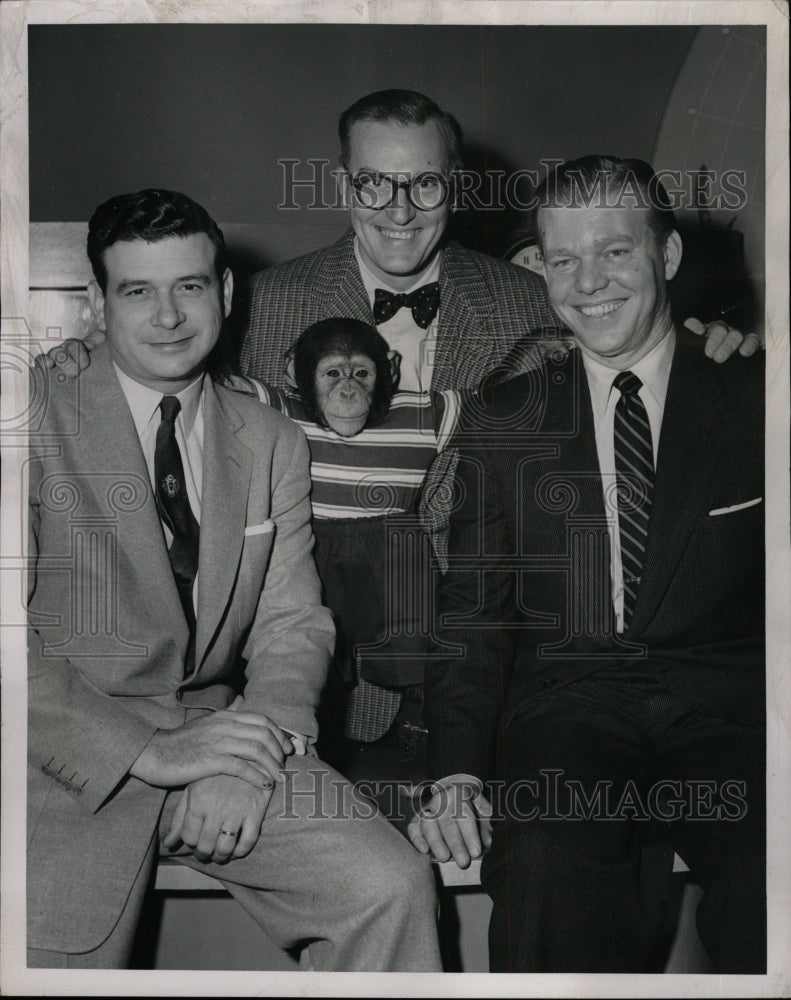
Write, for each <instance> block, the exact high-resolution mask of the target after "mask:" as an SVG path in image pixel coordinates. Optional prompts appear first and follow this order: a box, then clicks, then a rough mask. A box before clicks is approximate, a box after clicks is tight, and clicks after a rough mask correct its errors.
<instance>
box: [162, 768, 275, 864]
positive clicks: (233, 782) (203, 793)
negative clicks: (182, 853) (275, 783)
mask: <svg viewBox="0 0 791 1000" xmlns="http://www.w3.org/2000/svg"><path fill="white" fill-rule="evenodd" d="M272 790H273V789H272V786H270V787H269V788H253V786H252V785H250V784H248V783H247V782H246V781H242V780H240V779H239V778H230V777H228V776H227V775H224V774H221V775H218V776H215V777H212V778H201V779H200V781H194V782H193V783H192V784H190V785H188V786H187V787H186V788H185V789H184V791H183V792H182V793H181V797H180V798H179V801H178V803H177V805H176V809H175V811H174V813H173V818H172V820H171V823H170V829H169V830H168V832H167V834H166V836H165V837H164V839H163V841H162V843H163V845H164V847H166V848H167V849H168V850H174V849H176V848H178V847H179V846H180V845H181V844H185V845H186V846H187V847H191V848H192V853H193V854H194V856H195V857H196V858H197V859H198V861H204V862H206V861H215V862H217V863H218V864H224V863H225V862H226V861H231V860H233V859H235V858H243V857H245V855H247V854H249V853H250V851H252V849H253V848H254V847H255V845H256V843H257V842H258V837H259V835H260V833H261V824H262V822H263V820H264V815H265V814H266V809H267V806H268V805H269V800H270V798H271V797H272Z"/></svg>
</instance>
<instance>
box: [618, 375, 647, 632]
mask: <svg viewBox="0 0 791 1000" xmlns="http://www.w3.org/2000/svg"><path fill="white" fill-rule="evenodd" d="M642 384H643V383H642V382H641V381H640V379H639V378H638V377H637V376H636V375H635V374H634V373H633V372H620V373H619V374H618V375H617V376H616V378H615V381H614V382H613V385H614V386H615V388H616V389H617V390H618V391H619V392H620V394H621V398H620V399H619V400H618V402H617V404H616V406H615V440H614V444H615V475H616V486H617V493H618V528H619V534H620V540H621V566H622V569H623V624H624V628H625V629H626V628H628V627H629V623H630V621H631V618H632V615H633V613H634V608H635V604H636V602H637V593H638V590H639V587H640V579H641V577H642V572H643V561H644V559H645V546H646V542H647V540H648V519H649V517H650V514H651V502H652V500H653V495H654V450H653V446H652V443H651V425H650V424H649V423H648V414H647V413H646V410H645V406H644V405H643V401H642V399H640V397H639V396H638V395H637V393H638V390H639V389H640V387H641V386H642Z"/></svg>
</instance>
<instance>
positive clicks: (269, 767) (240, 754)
mask: <svg viewBox="0 0 791 1000" xmlns="http://www.w3.org/2000/svg"><path fill="white" fill-rule="evenodd" d="M240 704H242V699H241V698H237V699H236V700H235V701H234V702H233V704H232V705H231V706H230V707H229V708H226V709H224V710H222V711H220V712H213V713H211V714H210V715H203V716H200V717H199V718H197V719H193V720H191V721H190V722H187V723H186V724H185V725H183V726H180V727H179V728H178V729H159V730H157V732H156V733H154V735H153V737H152V738H151V740H150V742H149V743H148V745H147V746H146V748H145V749H144V750H143V752H142V753H141V754H140V756H139V757H138V758H137V760H136V761H135V762H134V764H133V765H132V767H131V768H130V774H132V775H133V776H134V777H135V778H139V779H140V780H141V781H145V782H146V784H148V785H157V786H159V787H160V788H180V787H182V786H184V785H188V784H190V783H191V782H193V781H199V780H200V779H202V778H211V777H214V776H216V775H220V774H224V775H228V776H230V777H234V778H240V779H242V780H243V781H246V782H248V783H249V784H250V785H252V786H253V787H255V788H259V789H266V788H268V789H270V791H271V789H272V788H273V787H274V782H275V781H282V780H283V777H282V774H281V768H282V767H283V762H284V761H285V757H286V755H287V754H290V753H292V752H293V750H294V746H293V743H292V742H291V739H290V738H289V737H288V736H287V735H286V733H284V732H283V730H282V729H281V728H280V727H279V726H278V725H277V724H276V723H274V722H273V721H272V720H271V719H270V718H268V717H267V716H266V715H259V714H257V713H254V712H245V711H243V710H242V711H237V710H236V708H237V706H239V705H240Z"/></svg>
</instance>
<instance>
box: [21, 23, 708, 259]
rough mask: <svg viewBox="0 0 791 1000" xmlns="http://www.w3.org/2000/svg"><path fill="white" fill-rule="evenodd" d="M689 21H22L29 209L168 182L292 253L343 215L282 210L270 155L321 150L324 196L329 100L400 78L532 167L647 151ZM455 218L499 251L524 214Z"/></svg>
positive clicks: (278, 173) (503, 157) (498, 160)
mask: <svg viewBox="0 0 791 1000" xmlns="http://www.w3.org/2000/svg"><path fill="white" fill-rule="evenodd" d="M695 31H696V29H694V28H679V27H668V28H666V27H648V28H640V27H578V28H577V27H560V28H558V27H521V26H492V27H466V26H441V27H437V26H413V25H406V26H398V25H380V26H369V25H305V24H301V25H46V26H44V25H37V26H31V28H30V34H29V56H30V61H29V66H30V205H31V209H30V211H31V220H32V221H34V222H38V221H46V222H54V221H85V220H87V218H88V217H89V216H90V214H91V212H92V211H93V209H94V207H95V206H96V205H97V204H98V203H99V202H100V201H102V200H104V199H105V198H107V197H109V196H111V195H113V194H117V193H119V192H121V191H131V190H138V189H140V188H143V187H149V186H157V185H158V186H163V187H173V188H176V189H179V190H184V191H185V192H187V193H188V194H190V195H191V196H192V197H194V198H195V199H196V200H198V201H200V202H201V203H203V204H204V205H205V206H206V207H207V208H208V209H209V211H210V212H211V213H212V214H213V215H214V217H215V218H217V219H218V220H219V221H221V222H225V223H247V224H256V225H258V226H260V227H262V228H261V229H260V238H259V240H258V245H259V250H258V255H257V258H258V259H257V260H256V261H254V262H251V263H255V264H256V265H258V266H263V265H265V264H268V263H277V262H278V261H281V260H285V259H288V258H289V257H293V256H295V255H297V254H299V253H303V252H306V251H308V250H311V249H314V248H315V247H318V246H322V245H325V244H326V243H328V242H330V241H332V240H333V239H334V238H335V237H336V236H337V235H339V234H340V233H341V232H342V231H343V229H344V228H345V217H344V213H343V212H342V211H341V210H338V209H336V210H334V211H333V210H331V209H327V210H320V209H319V210H308V209H307V208H306V207H302V208H300V209H298V210H295V211H285V210H283V209H279V208H278V205H279V204H280V203H281V202H282V200H283V196H282V190H283V170H282V169H281V167H280V166H279V165H278V160H280V159H297V160H300V161H307V160H308V159H316V158H319V159H320V158H324V159H328V160H330V161H331V163H330V165H329V166H328V167H327V181H328V188H329V189H328V191H327V196H328V198H329V199H330V201H332V198H333V195H334V192H333V190H332V186H333V183H334V182H333V178H332V177H331V176H330V175H329V171H330V170H331V169H333V168H334V167H335V165H336V158H337V153H338V140H337V137H336V125H337V119H338V115H339V113H340V112H341V111H342V110H343V109H344V108H346V107H347V106H348V105H349V104H351V103H352V102H353V101H354V100H356V99H357V98H358V97H360V96H362V95H363V94H366V93H368V92H370V91H373V90H377V89H381V88H384V87H392V86H398V87H406V88H410V89H416V90H421V91H423V92H425V93H428V94H429V95H431V96H432V97H434V98H435V100H437V101H438V102H439V103H440V105H442V106H443V107H446V108H447V109H448V110H451V111H453V112H454V113H455V114H456V115H457V117H458V118H459V119H460V121H461V123H462V126H463V128H464V131H465V137H466V141H467V154H468V156H467V158H468V165H470V166H473V167H477V168H483V167H484V166H485V167H487V168H488V169H502V170H506V171H508V172H512V171H515V170H517V169H520V168H528V169H536V168H538V165H539V161H540V159H541V158H542V157H544V158H548V157H557V158H560V159H565V158H568V157H570V156H577V155H581V154H583V153H588V152H591V151H596V152H612V153H615V154H616V155H627V154H628V155H638V156H641V157H643V158H650V156H651V154H652V152H653V149H654V145H655V142H656V137H657V133H658V130H659V127H660V124H661V121H662V116H663V114H664V110H665V104H666V101H667V96H668V94H669V93H670V90H671V87H672V84H673V81H674V79H675V78H676V76H677V74H678V72H679V70H680V68H681V66H682V63H683V60H684V57H685V54H686V52H687V50H688V48H689V46H690V44H691V43H692V41H693V39H694V37H695ZM300 169H302V168H300ZM309 173H310V168H309V167H308V166H307V165H306V166H305V167H304V169H303V172H302V173H301V175H300V176H302V177H305V176H308V175H309ZM298 201H299V202H301V203H302V205H303V206H304V205H306V204H308V203H309V194H308V193H306V192H304V191H303V192H301V193H300V194H299V195H298ZM458 222H459V226H460V231H461V235H462V237H463V238H464V241H465V242H466V243H468V244H470V245H473V246H476V247H478V248H479V249H482V250H487V249H488V250H489V251H491V252H493V253H497V254H499V253H502V252H503V251H504V250H505V249H507V247H508V243H509V240H511V239H512V237H513V234H514V232H515V231H516V230H518V229H519V228H520V227H521V226H523V225H524V219H522V218H520V217H519V214H518V213H504V212H502V211H497V212H486V213H478V214H477V215H476V216H475V218H473V217H472V213H466V217H464V218H460V219H459V220H458Z"/></svg>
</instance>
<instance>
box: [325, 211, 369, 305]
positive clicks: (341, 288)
mask: <svg viewBox="0 0 791 1000" xmlns="http://www.w3.org/2000/svg"><path fill="white" fill-rule="evenodd" d="M330 250H331V252H330V253H328V254H327V256H326V258H325V259H324V261H323V266H322V268H321V274H318V275H316V280H315V282H314V288H315V293H316V295H317V296H318V297H319V299H320V300H321V301H323V302H324V303H325V304H326V306H325V310H324V312H325V315H326V316H327V317H331V316H348V317H350V318H352V319H359V320H361V321H362V322H364V323H370V324H373V321H374V318H373V313H372V312H371V304H370V302H369V301H368V293H367V292H366V290H365V287H364V285H363V282H362V278H361V277H360V268H359V265H358V264H357V258H356V257H355V255H354V232H353V231H352V230H349V231H348V232H347V233H346V234H345V235H344V236H343V238H342V239H340V240H339V241H338V242H337V243H335V244H334V245H333V246H332V247H331V248H330Z"/></svg>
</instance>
